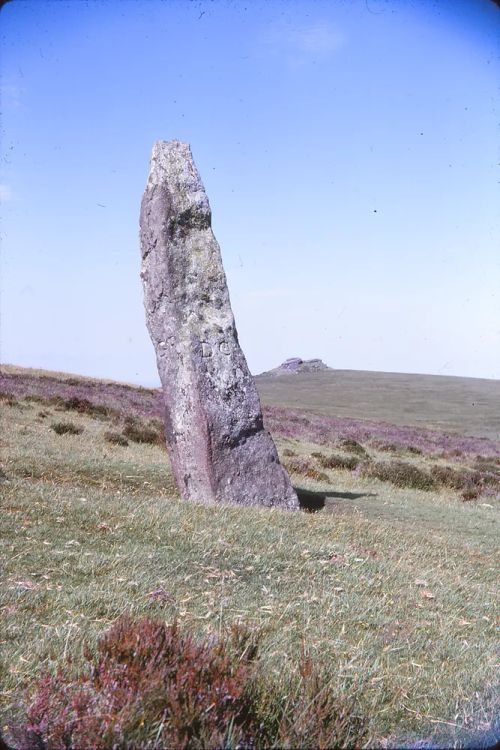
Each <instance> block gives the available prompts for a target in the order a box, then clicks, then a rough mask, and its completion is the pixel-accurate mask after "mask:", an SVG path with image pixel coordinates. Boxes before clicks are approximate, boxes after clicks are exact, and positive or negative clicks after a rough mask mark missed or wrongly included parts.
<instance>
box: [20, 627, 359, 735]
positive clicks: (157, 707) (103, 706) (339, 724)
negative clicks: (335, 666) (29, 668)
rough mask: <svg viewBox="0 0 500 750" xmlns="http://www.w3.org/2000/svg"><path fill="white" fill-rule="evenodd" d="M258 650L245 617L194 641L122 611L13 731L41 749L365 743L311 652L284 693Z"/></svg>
mask: <svg viewBox="0 0 500 750" xmlns="http://www.w3.org/2000/svg"><path fill="white" fill-rule="evenodd" d="M256 656H257V643H256V639H255V637H254V635H253V634H252V632H251V631H248V630H247V629H245V628H243V627H242V626H233V628H232V630H231V633H230V635H229V637H227V638H226V639H225V640H224V639H220V638H219V639H209V640H205V641H201V642H198V641H196V640H195V639H194V638H193V637H192V636H191V635H190V634H189V633H186V632H183V631H182V630H181V629H180V627H179V626H178V625H177V624H174V625H166V624H165V623H163V622H158V621H155V620H151V619H147V618H145V619H142V620H140V621H138V622H134V621H133V620H131V619H130V618H128V617H122V618H121V619H120V620H118V621H117V622H116V623H115V624H114V625H113V626H112V628H111V629H110V630H109V631H108V632H107V633H106V634H105V636H104V637H103V638H102V639H101V641H100V643H99V645H98V650H97V654H96V655H95V656H94V655H92V653H91V652H90V651H89V650H88V649H87V651H86V653H85V657H86V661H87V666H86V669H85V670H84V671H83V672H81V673H80V674H78V675H75V674H74V673H72V671H71V666H70V664H65V665H63V666H62V667H61V668H60V669H59V671H58V673H57V675H55V676H50V675H47V676H45V677H43V678H42V679H41V680H40V681H39V682H38V684H37V686H36V690H35V694H34V697H33V698H32V700H31V702H30V705H29V707H28V709H27V721H26V724H25V726H24V727H22V728H20V727H17V728H12V729H11V733H12V737H13V738H14V740H15V741H16V744H17V745H18V747H33V748H35V747H36V748H39V749H42V750H56V749H57V750H60V749H61V748H68V749H69V748H75V747H93V748H96V749H97V748H103V749H104V748H110V749H111V748H117V747H134V748H148V750H151V749H154V748H158V749H159V748H164V747H175V748H221V747H235V746H236V747H238V746H239V747H242V746H243V747H262V746H275V747H276V746H279V747H298V746H300V747H318V748H325V747H332V746H338V745H342V746H348V745H356V746H358V745H359V742H360V741H361V739H362V737H363V736H364V734H365V730H364V722H363V721H361V719H360V718H359V717H358V716H356V715H355V713H354V711H353V706H352V705H350V704H348V702H347V701H339V700H336V699H335V698H333V696H332V695H331V692H330V691H329V690H328V687H329V685H328V682H329V681H328V678H327V676H326V674H325V673H324V672H321V671H319V670H318V669H317V668H315V666H314V664H313V663H312V661H311V660H310V659H309V658H307V657H305V656H304V655H302V658H301V661H300V664H299V670H298V671H299V675H298V677H296V678H294V679H295V683H294V684H289V685H288V686H287V692H286V694H285V693H282V692H280V688H279V686H278V685H277V684H270V683H269V682H268V681H267V682H265V681H264V679H263V677H262V675H261V674H260V672H259V667H258V661H257V660H256ZM291 682H293V679H292V680H291Z"/></svg>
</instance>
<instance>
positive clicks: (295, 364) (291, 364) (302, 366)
mask: <svg viewBox="0 0 500 750" xmlns="http://www.w3.org/2000/svg"><path fill="white" fill-rule="evenodd" d="M331 370H332V368H331V367H328V365H325V363H324V362H323V360H322V359H301V358H300V357H290V359H285V361H284V362H282V363H281V365H279V366H278V367H275V368H274V369H272V370H268V371H267V372H262V373H261V374H260V375H259V376H258V377H263V376H264V375H273V376H276V375H277V376H279V375H290V374H296V375H299V374H305V373H311V372H325V371H331Z"/></svg>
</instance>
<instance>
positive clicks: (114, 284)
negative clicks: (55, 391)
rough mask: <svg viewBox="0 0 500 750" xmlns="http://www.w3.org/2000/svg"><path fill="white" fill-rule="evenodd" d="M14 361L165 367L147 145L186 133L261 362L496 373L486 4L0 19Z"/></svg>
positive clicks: (498, 231) (58, 10) (255, 364)
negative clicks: (148, 268)
mask: <svg viewBox="0 0 500 750" xmlns="http://www.w3.org/2000/svg"><path fill="white" fill-rule="evenodd" d="M0 27H1V29H0V33H1V46H2V58H1V61H0V65H1V94H2V97H1V98H2V101H1V104H2V121H1V159H2V161H1V167H2V174H1V178H0V182H1V188H0V195H1V198H2V217H1V218H2V226H1V239H2V260H1V291H2V299H1V309H2V324H1V361H2V362H9V363H14V364H19V365H25V366H31V367H44V368H48V369H57V370H64V371H70V372H76V373H82V374H88V375H95V376H98V377H101V376H102V377H110V378H115V379H119V380H126V381H130V382H137V383H143V384H156V383H158V382H159V381H158V378H157V373H156V365H155V359H154V353H153V347H152V345H151V343H150V340H149V338H148V334H147V331H146V326H145V319H144V311H143V307H142V288H141V285H140V279H139V256H140V253H139V243H138V215H139V205H140V200H141V195H142V192H143V189H144V186H145V182H146V178H147V173H148V162H149V156H150V151H151V147H152V144H153V142H154V141H155V140H157V139H162V140H168V139H171V138H177V139H180V140H183V141H188V142H189V143H190V144H191V148H192V151H193V154H194V158H195V161H196V163H197V165H198V168H199V170H200V173H201V176H202V179H203V181H204V183H205V187H206V189H207V192H208V196H209V200H210V203H211V206H212V211H213V227H214V232H215V235H216V237H217V239H218V241H219V244H220V246H221V251H222V257H223V262H224V266H225V270H226V274H227V279H228V284H229V290H230V295H231V300H232V306H233V310H234V313H235V317H236V324H237V328H238V331H239V336H240V342H241V344H242V346H243V350H244V352H245V354H246V356H247V359H248V363H249V365H250V368H251V370H252V372H254V373H257V372H261V371H262V370H265V369H269V368H271V367H274V366H276V365H277V364H279V363H280V362H281V361H282V360H284V359H286V358H287V357H292V356H301V357H303V358H312V357H321V358H322V359H323V360H324V361H325V362H326V363H327V364H329V365H330V366H331V367H334V368H340V369H356V370H358V369H359V370H382V371H393V372H420V373H436V374H445V375H467V376H473V377H486V378H500V252H499V249H500V248H499V238H500V202H499V197H500V189H499V181H500V178H499V171H498V162H499V156H500V153H499V132H498V123H499V100H500V97H499V84H500V57H499V49H500V11H499V9H498V7H497V6H496V5H495V4H494V3H493V2H491V1H490V0H328V1H326V2H322V1H321V0H317V1H314V0H303V1H302V2H301V0H293V2H278V0H266V2H259V1H258V0H257V1H256V0H248V2H245V0H233V1H232V2H231V1H229V0H226V1H223V0H214V1H213V2H209V1H207V2H204V1H200V2H199V1H197V0H194V1H193V2H188V0H183V1H180V0H179V1H178V2H177V1H176V0H167V1H164V2H162V1H160V0H109V2H106V1H105V0H97V1H94V2H92V1H89V2H85V1H84V0H72V1H71V2H64V0H58V1H56V2H53V1H49V0H13V2H10V3H8V4H7V5H5V6H4V7H3V8H2V10H1V13H0Z"/></svg>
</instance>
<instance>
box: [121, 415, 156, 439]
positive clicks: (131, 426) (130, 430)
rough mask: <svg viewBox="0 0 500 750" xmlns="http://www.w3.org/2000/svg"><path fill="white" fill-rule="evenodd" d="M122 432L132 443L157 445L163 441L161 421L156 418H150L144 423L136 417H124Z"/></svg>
mask: <svg viewBox="0 0 500 750" xmlns="http://www.w3.org/2000/svg"><path fill="white" fill-rule="evenodd" d="M123 434H124V436H125V437H126V438H128V439H129V440H132V441H133V442H134V443H150V444H157V445H164V443H165V438H164V435H163V429H162V427H161V422H160V421H159V420H157V419H150V420H149V422H148V423H145V422H143V421H142V420H140V419H139V418H138V417H133V416H129V417H125V423H124V428H123Z"/></svg>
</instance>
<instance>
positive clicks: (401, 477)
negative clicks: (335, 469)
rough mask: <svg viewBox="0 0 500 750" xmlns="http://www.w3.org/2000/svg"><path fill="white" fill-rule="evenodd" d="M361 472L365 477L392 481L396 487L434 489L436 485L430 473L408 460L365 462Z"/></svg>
mask: <svg viewBox="0 0 500 750" xmlns="http://www.w3.org/2000/svg"><path fill="white" fill-rule="evenodd" d="M361 473H362V475H363V476H365V477H373V478H375V479H380V480H381V481H382V482H390V483H391V484H393V485H395V486H396V487H411V488H413V489H417V490H432V489H434V487H435V482H434V479H433V478H432V477H431V476H430V474H428V473H427V472H426V471H424V470H423V469H419V468H418V466H414V465H413V464H409V463H407V462H406V461H373V462H371V463H366V464H364V465H363V466H362V469H361Z"/></svg>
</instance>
